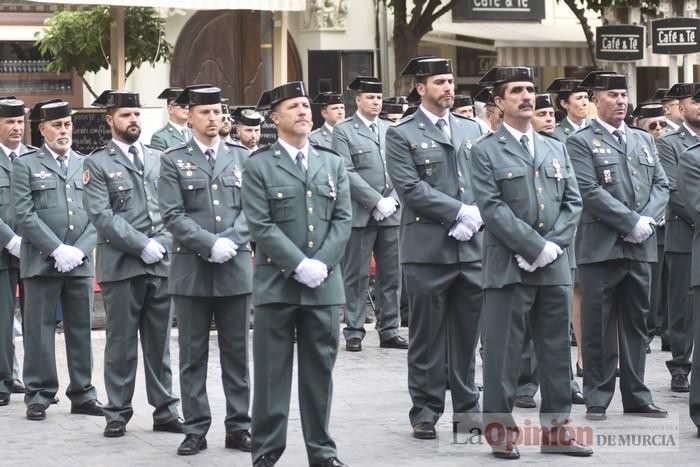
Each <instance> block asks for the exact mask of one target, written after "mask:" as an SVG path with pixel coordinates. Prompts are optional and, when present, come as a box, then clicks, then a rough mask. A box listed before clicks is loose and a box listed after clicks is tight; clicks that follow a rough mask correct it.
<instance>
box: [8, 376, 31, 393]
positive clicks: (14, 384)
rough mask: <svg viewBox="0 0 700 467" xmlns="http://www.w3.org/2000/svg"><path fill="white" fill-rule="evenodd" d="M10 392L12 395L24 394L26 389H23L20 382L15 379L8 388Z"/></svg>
mask: <svg viewBox="0 0 700 467" xmlns="http://www.w3.org/2000/svg"><path fill="white" fill-rule="evenodd" d="M10 391H12V394H26V392H27V388H26V387H24V384H22V381H20V380H18V379H16V380H14V381H13V382H12V387H11V388H10Z"/></svg>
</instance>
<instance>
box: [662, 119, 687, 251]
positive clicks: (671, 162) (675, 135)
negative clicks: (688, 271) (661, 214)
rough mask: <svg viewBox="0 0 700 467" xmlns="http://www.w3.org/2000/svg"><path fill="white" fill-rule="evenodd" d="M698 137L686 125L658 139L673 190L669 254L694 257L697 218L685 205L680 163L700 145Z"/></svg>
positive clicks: (668, 216)
mask: <svg viewBox="0 0 700 467" xmlns="http://www.w3.org/2000/svg"><path fill="white" fill-rule="evenodd" d="M696 143H697V141H696V139H695V135H693V134H691V133H689V132H688V129H687V128H686V127H685V125H681V127H680V128H679V129H678V130H676V131H674V132H671V133H668V134H666V135H665V136H663V137H661V138H659V139H658V140H656V148H657V149H658V151H659V159H660V160H661V165H662V166H663V168H664V172H665V173H666V177H667V178H668V188H669V190H670V196H669V202H668V208H667V209H666V228H665V230H666V242H665V247H664V250H665V251H669V252H673V253H687V254H690V252H691V249H692V246H693V228H694V225H693V224H694V221H693V218H692V217H691V216H690V214H689V213H688V210H687V209H686V208H685V202H684V199H683V197H682V196H681V193H680V192H679V191H678V162H679V159H680V157H681V154H683V153H684V152H685V150H686V149H688V148H689V147H690V146H692V145H694V144H696Z"/></svg>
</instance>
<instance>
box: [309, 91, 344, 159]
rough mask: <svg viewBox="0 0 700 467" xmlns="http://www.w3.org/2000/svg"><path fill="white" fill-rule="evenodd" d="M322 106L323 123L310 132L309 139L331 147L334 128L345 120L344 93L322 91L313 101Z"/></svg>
mask: <svg viewBox="0 0 700 467" xmlns="http://www.w3.org/2000/svg"><path fill="white" fill-rule="evenodd" d="M311 103H312V104H316V105H318V106H320V107H321V117H323V125H321V126H320V127H318V128H316V129H315V130H314V131H312V132H311V133H310V134H309V141H311V142H312V143H314V144H318V145H321V146H325V147H327V148H330V147H331V145H332V144H333V128H335V126H336V125H337V124H338V123H340V122H342V121H343V120H345V103H343V95H342V94H338V93H336V92H322V93H320V94H319V95H317V96H316V97H314V100H313V101H311Z"/></svg>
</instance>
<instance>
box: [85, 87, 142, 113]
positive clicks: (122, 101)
mask: <svg viewBox="0 0 700 467" xmlns="http://www.w3.org/2000/svg"><path fill="white" fill-rule="evenodd" d="M92 105H93V106H95V107H105V108H107V109H113V108H117V107H141V102H140V101H139V94H138V93H136V92H131V91H115V90H112V89H107V90H105V91H103V92H102V94H100V95H99V97H98V98H97V99H95V101H94V102H93V103H92Z"/></svg>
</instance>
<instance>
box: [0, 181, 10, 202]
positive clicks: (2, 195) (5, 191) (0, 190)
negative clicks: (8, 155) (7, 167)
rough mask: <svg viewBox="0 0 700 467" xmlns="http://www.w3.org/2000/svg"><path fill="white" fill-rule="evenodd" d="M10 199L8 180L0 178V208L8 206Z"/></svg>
mask: <svg viewBox="0 0 700 467" xmlns="http://www.w3.org/2000/svg"><path fill="white" fill-rule="evenodd" d="M10 199H11V197H10V179H9V178H6V177H2V178H0V206H5V205H6V204H9V203H10Z"/></svg>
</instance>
